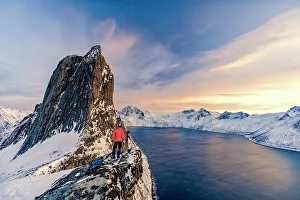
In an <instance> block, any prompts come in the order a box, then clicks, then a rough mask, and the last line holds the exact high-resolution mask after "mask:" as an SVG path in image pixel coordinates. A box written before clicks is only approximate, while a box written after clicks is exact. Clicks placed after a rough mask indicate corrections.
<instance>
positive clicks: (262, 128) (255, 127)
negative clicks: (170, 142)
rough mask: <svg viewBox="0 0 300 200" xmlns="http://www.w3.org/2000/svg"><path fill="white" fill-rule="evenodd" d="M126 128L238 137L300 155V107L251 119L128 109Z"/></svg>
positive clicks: (239, 115) (124, 117)
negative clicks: (218, 133) (197, 131)
mask: <svg viewBox="0 0 300 200" xmlns="http://www.w3.org/2000/svg"><path fill="white" fill-rule="evenodd" d="M119 114H120V116H121V118H122V120H124V122H125V123H126V125H127V126H150V127H181V128H191V129H199V130H206V131H213V132H221V133H236V134H241V135H243V136H245V138H247V139H249V140H251V141H253V142H256V143H258V144H262V145H266V146H271V147H276V148H282V149H289V150H295V151H300V107H298V106H295V107H292V108H291V109H289V110H288V111H287V112H282V113H271V114H260V115H249V114H247V113H243V112H237V113H231V112H224V113H217V112H211V111H207V110H205V109H204V108H201V109H199V110H194V109H191V110H184V111H182V112H178V113H171V114H153V113H151V112H149V111H146V112H143V111H141V110H140V109H139V108H138V107H136V106H126V107H125V108H124V109H123V110H122V111H121V112H119Z"/></svg>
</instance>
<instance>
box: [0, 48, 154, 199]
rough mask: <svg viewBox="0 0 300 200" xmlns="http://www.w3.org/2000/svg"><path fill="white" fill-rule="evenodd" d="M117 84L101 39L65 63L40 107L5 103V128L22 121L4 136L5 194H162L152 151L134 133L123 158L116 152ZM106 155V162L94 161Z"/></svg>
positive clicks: (1, 191) (0, 179) (1, 175)
mask: <svg viewBox="0 0 300 200" xmlns="http://www.w3.org/2000/svg"><path fill="white" fill-rule="evenodd" d="M113 91H114V76H113V74H112V72H111V70H110V67H109V65H108V64H107V63H106V61H105V58H104V56H103V55H102V52H101V48H100V46H98V45H97V46H94V47H92V48H91V50H90V51H89V52H88V53H87V54H86V55H84V56H77V55H71V56H67V57H65V58H63V59H62V60H61V61H60V62H59V63H58V65H57V68H56V69H55V70H54V72H53V74H52V76H51V79H50V81H49V84H48V86H47V89H46V91H45V95H44V98H43V102H42V103H41V104H38V105H36V107H35V110H34V112H32V113H30V114H29V115H27V116H26V114H22V113H21V112H20V113H19V114H18V112H17V111H14V112H15V113H16V114H15V115H12V114H11V113H12V111H11V110H8V109H5V110H4V109H3V110H4V111H3V112H0V113H1V116H2V113H5V117H3V119H4V120H5V130H8V128H7V127H8V125H6V122H9V124H11V125H9V126H13V124H15V126H14V127H13V128H12V129H13V130H12V131H6V136H5V138H3V139H2V141H1V142H0V160H1V162H0V199H1V200H8V199H9V200H16V199H35V198H36V199H87V197H88V199H115V198H117V197H119V198H120V199H147V200H151V199H153V198H155V197H154V196H155V195H154V187H153V183H152V176H151V173H150V169H149V164H148V161H147V158H146V156H145V155H144V154H143V152H142V151H141V150H140V149H139V147H138V146H137V144H136V143H135V142H134V140H133V138H132V137H131V136H129V137H128V140H129V141H128V149H127V150H126V149H124V153H123V154H122V155H121V158H120V159H119V160H112V159H110V156H109V155H110V152H111V150H112V140H111V134H112V132H113V130H114V129H115V128H116V127H117V124H120V123H122V120H121V119H120V118H119V117H118V115H117V113H116V112H115V109H114V104H113ZM3 116H4V115H3ZM23 117H24V118H23ZM22 118H23V119H22ZM0 119H2V118H0ZM4 120H3V121H4ZM18 120H19V121H18ZM17 121H18V122H17ZM0 122H1V121H0ZM3 124H4V123H3ZM123 129H124V130H125V131H126V127H125V126H123ZM125 150H126V151H125ZM99 156H101V157H103V162H102V164H101V165H100V166H89V163H90V162H91V161H93V160H94V159H95V158H97V157H99ZM120 162H121V163H120ZM74 169H76V173H75V174H74V173H72V172H73V171H74ZM133 172H134V173H133ZM73 174H74V175H73ZM63 175H66V176H65V177H62V176H63ZM96 176H97V177H96ZM65 180H73V181H66V182H65ZM95 180H98V181H99V180H100V182H97V184H96V183H95ZM54 182H55V183H61V182H63V183H64V184H62V185H60V184H54V185H52V184H53V183H54ZM66 188H68V189H66ZM97 189H98V190H97ZM48 191H50V193H49V192H48ZM49 195H50V196H49ZM53 195H54V196H53Z"/></svg>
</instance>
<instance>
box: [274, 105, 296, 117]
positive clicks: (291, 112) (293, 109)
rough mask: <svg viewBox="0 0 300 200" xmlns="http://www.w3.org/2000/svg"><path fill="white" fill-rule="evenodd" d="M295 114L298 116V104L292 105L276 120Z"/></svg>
mask: <svg viewBox="0 0 300 200" xmlns="http://www.w3.org/2000/svg"><path fill="white" fill-rule="evenodd" d="M295 116H300V106H294V107H292V108H290V109H289V110H288V111H287V112H286V113H285V114H284V115H283V116H282V117H280V118H279V119H278V120H286V119H290V118H292V117H295Z"/></svg>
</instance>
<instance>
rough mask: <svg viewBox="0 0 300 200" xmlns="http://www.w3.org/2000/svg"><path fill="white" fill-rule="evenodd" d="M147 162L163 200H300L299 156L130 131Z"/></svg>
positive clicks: (215, 136) (238, 139)
mask: <svg viewBox="0 0 300 200" xmlns="http://www.w3.org/2000/svg"><path fill="white" fill-rule="evenodd" d="M129 130H130V131H131V133H132V136H133V137H134V139H135V140H136V141H137V143H138V145H139V146H140V147H141V149H142V150H143V151H144V152H145V154H146V155H147V157H148V160H149V163H150V167H151V170H152V173H153V176H154V178H155V182H156V186H157V195H158V197H159V199H160V200H176V199H180V200H183V199H199V200H229V199H230V200H256V199H257V200H269V199H272V200H273V199H276V200H277V199H278V200H282V199H284V200H299V199H300V152H293V151H287V150H280V149H274V148H269V147H264V146H261V145H257V144H254V143H252V142H250V141H248V140H245V139H243V137H242V136H239V135H233V134H224V133H223V134H222V133H213V132H206V131H199V130H191V129H181V128H149V127H129Z"/></svg>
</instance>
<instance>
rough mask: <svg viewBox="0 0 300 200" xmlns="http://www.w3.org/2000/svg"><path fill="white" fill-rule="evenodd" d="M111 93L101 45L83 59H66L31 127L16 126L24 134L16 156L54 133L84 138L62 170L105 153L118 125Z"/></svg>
mask: <svg viewBox="0 0 300 200" xmlns="http://www.w3.org/2000/svg"><path fill="white" fill-rule="evenodd" d="M113 91H114V77H113V74H112V73H111V70H110V68H109V66H108V65H107V63H106V61H105V59H104V57H103V55H102V54H101V48H100V46H94V47H93V48H92V49H91V50H90V51H89V52H88V53H87V54H86V55H85V56H77V55H72V56H67V57H65V58H64V59H62V60H61V61H60V62H59V63H58V66H57V68H56V69H55V71H54V72H53V75H52V77H51V79H50V82H49V84H48V87H47V89H46V92H45V95H44V99H43V102H42V104H41V105H40V107H39V110H38V111H37V113H36V117H35V118H34V120H33V122H32V124H30V126H29V125H28V126H23V127H20V126H19V127H17V129H18V131H17V132H23V133H24V132H26V134H27V137H26V140H25V141H24V143H23V145H22V146H21V148H20V150H19V152H18V154H17V155H20V154H22V153H24V152H26V151H27V150H28V149H29V148H31V147H33V146H34V145H35V144H36V143H38V142H41V141H44V140H46V139H47V138H49V137H51V136H53V135H55V134H58V133H60V132H71V131H74V132H77V133H79V134H84V136H83V138H82V142H81V143H80V145H79V146H78V148H77V150H76V151H75V152H74V153H73V154H72V155H69V159H68V160H67V161H66V163H64V166H63V168H73V167H77V166H81V165H82V164H86V163H87V162H89V161H90V160H91V159H93V158H94V157H95V156H96V155H99V153H100V154H101V153H105V151H107V149H110V148H111V146H112V144H111V140H110V139H109V138H110V134H111V132H112V131H113V129H114V128H115V127H116V124H117V116H116V112H115V109H114V105H113ZM99 143H100V144H99ZM96 144H98V145H96ZM93 146H101V148H102V149H99V148H98V149H97V148H95V147H93ZM78 155H80V158H79V156H78Z"/></svg>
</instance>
